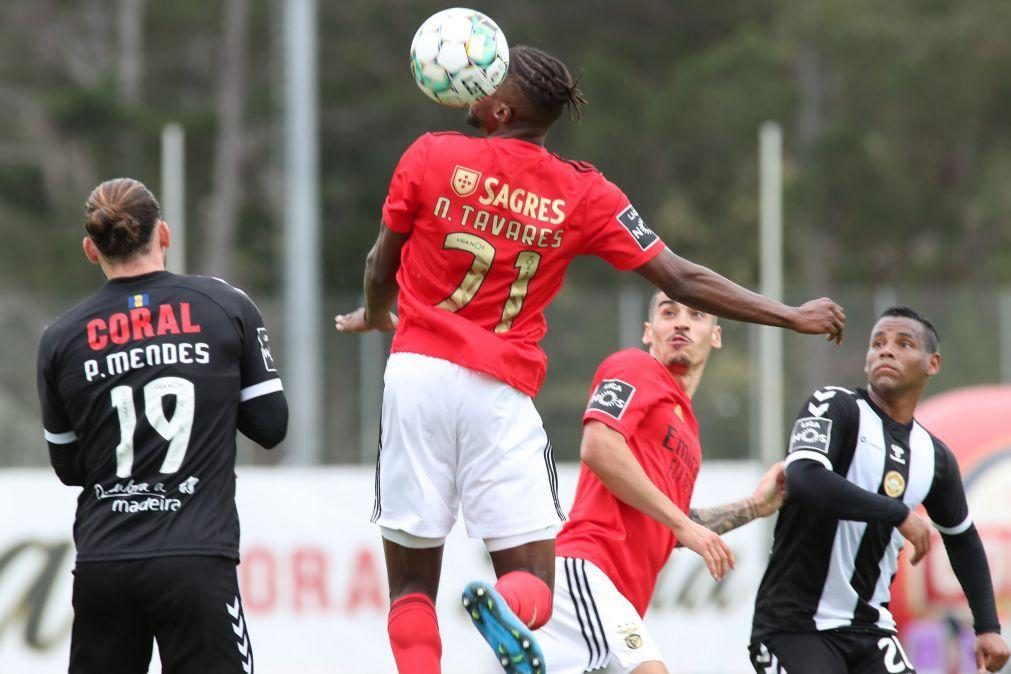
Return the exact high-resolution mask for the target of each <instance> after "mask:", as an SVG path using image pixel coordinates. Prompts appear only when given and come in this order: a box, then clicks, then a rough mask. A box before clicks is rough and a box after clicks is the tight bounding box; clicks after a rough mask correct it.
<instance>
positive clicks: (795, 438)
mask: <svg viewBox="0 0 1011 674" xmlns="http://www.w3.org/2000/svg"><path fill="white" fill-rule="evenodd" d="M831 440H832V420H831V419H825V418H823V417H804V418H803V419H797V421H796V422H794V424H793V431H792V432H791V433H790V451H791V452H795V451H797V450H798V449H813V450H815V451H816V452H821V453H822V454H828V445H829V442H830V441H831Z"/></svg>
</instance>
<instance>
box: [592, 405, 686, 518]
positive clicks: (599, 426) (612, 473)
mask: <svg viewBox="0 0 1011 674" xmlns="http://www.w3.org/2000/svg"><path fill="white" fill-rule="evenodd" d="M579 452H580V458H581V459H582V461H583V463H584V464H586V467H587V468H589V469H590V470H591V471H592V472H593V474H594V475H596V476H597V479H599V480H600V482H601V484H603V485H604V487H606V488H607V490H608V491H610V492H611V493H612V494H614V496H615V497H616V498H617V499H618V500H619V501H621V502H622V503H625V504H626V505H628V506H631V507H632V508H635V509H636V510H638V511H639V512H641V513H643V514H645V515H648V516H649V517H652V518H653V519H655V520H656V521H657V522H660V523H661V524H663V525H664V526H666V527H669V528H671V529H673V530H675V532H677V531H678V530H680V529H681V528H682V527H683V526H684V524H685V523H687V522H688V517H687V516H686V515H685V514H684V513H683V512H682V511H681V510H680V509H679V508H678V507H677V506H676V505H675V504H674V503H673V502H672V501H671V500H670V499H669V498H667V496H666V495H665V494H664V493H663V492H662V491H660V489H658V488H657V486H656V485H655V484H653V482H652V481H651V480H650V479H649V476H648V475H646V471H645V470H643V468H642V466H641V465H640V464H639V462H638V461H637V460H636V458H635V456H634V455H633V454H632V450H630V449H629V448H628V444H627V443H626V442H625V438H623V437H622V436H621V434H620V433H618V432H617V431H615V430H612V429H610V428H608V427H607V426H606V425H604V424H603V423H601V422H599V421H590V422H587V424H586V425H585V426H584V427H583V442H582V445H581V446H580V450H579Z"/></svg>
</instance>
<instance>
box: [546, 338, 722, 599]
mask: <svg viewBox="0 0 1011 674" xmlns="http://www.w3.org/2000/svg"><path fill="white" fill-rule="evenodd" d="M590 420H594V421H600V422H602V423H604V424H606V425H607V426H609V427H610V428H613V429H614V430H615V431H617V432H619V433H621V434H622V436H624V438H625V440H626V442H627V443H628V446H629V448H630V449H631V450H632V454H634V455H635V458H636V460H638V461H639V464H640V465H641V466H642V467H643V470H645V471H646V475H647V476H649V479H650V480H652V482H653V484H655V485H656V486H657V487H659V488H660V490H661V491H662V492H663V493H664V494H666V495H667V496H668V497H670V500H671V501H673V502H674V504H675V505H677V506H678V507H679V508H681V509H682V510H683V511H684V512H685V513H687V512H688V507H689V504H690V503H691V500H692V490H693V489H694V487H695V479H696V478H697V477H698V474H699V464H700V463H701V462H702V449H701V447H700V446H699V425H698V422H697V421H696V420H695V414H694V413H693V412H692V404H691V400H690V399H689V398H688V395H687V394H686V393H685V391H684V389H683V388H681V385H680V384H679V383H678V382H677V380H676V379H674V377H673V376H671V374H670V372H668V371H667V368H666V367H664V366H663V364H661V363H660V361H658V360H657V359H656V358H654V357H653V356H651V355H650V354H648V353H646V352H645V351H641V350H639V349H625V350H623V351H618V352H617V353H614V354H612V355H610V356H608V358H607V359H606V360H604V362H603V363H601V365H600V367H599V368H598V369H597V374H596V376H595V377H594V379H593V393H592V394H591V397H590V403H589V405H588V407H587V408H586V412H585V413H584V414H583V423H586V422H587V421H590ZM676 543H677V539H676V537H675V536H674V532H672V531H671V530H670V529H668V528H667V527H665V526H664V525H662V524H660V523H659V522H657V521H656V520H654V519H653V518H652V517H649V516H648V515H645V514H643V513H642V512H640V511H638V510H636V509H635V508H633V507H631V506H628V505H626V504H624V503H622V502H621V501H619V500H618V499H617V497H615V496H614V494H612V493H611V492H610V491H608V489H607V487H605V486H604V485H603V484H602V483H601V482H600V480H598V479H597V476H596V475H594V474H593V472H591V471H590V470H589V469H588V468H587V467H586V466H585V465H583V466H582V467H581V468H580V472H579V484H578V486H577V487H576V500H575V502H574V503H573V504H572V510H571V511H570V512H569V520H568V522H566V523H565V526H564V527H563V529H562V531H561V533H560V534H559V535H558V539H557V542H556V551H557V554H558V555H559V556H560V557H577V558H579V559H585V560H587V561H588V562H592V563H593V564H595V565H596V566H597V567H598V568H599V569H600V570H601V571H603V572H604V573H605V574H607V577H608V578H610V579H611V581H612V582H613V583H614V586H615V587H616V588H618V591H619V592H621V594H622V595H623V596H624V597H625V598H626V599H628V600H629V601H630V602H632V605H633V606H635V608H636V610H637V611H638V612H639V615H645V613H646V607H647V606H649V600H650V598H651V597H652V596H653V588H654V586H655V585H656V579H657V576H658V575H659V574H660V569H661V568H662V567H663V565H664V564H665V563H666V562H667V558H668V557H669V556H670V553H671V551H672V550H673V549H674V546H675V544H676Z"/></svg>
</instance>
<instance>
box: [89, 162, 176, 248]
mask: <svg viewBox="0 0 1011 674" xmlns="http://www.w3.org/2000/svg"><path fill="white" fill-rule="evenodd" d="M84 216H85V221H84V229H85V231H86V232H88V236H89V237H91V240H92V241H94V242H95V245H96V246H97V247H98V250H99V251H101V253H102V255H104V256H105V257H107V258H114V259H119V260H125V259H127V258H130V257H133V256H134V255H136V254H138V253H145V252H147V250H148V248H149V246H150V244H151V233H152V232H153V231H154V227H155V225H157V224H158V221H159V220H160V219H161V206H159V205H158V200H157V199H155V198H154V195H153V194H151V191H150V190H149V189H148V188H147V187H145V186H144V184H143V183H141V182H140V181H139V180H134V179H132V178H116V179H114V180H107V181H105V182H104V183H102V184H101V185H99V186H98V187H96V188H95V189H94V190H92V192H91V194H90V195H89V196H88V201H87V203H86V204H85V205H84Z"/></svg>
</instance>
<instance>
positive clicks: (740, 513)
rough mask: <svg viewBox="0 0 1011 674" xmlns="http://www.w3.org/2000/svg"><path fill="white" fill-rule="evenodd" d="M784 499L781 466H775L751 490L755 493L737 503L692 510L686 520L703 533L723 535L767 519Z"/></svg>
mask: <svg viewBox="0 0 1011 674" xmlns="http://www.w3.org/2000/svg"><path fill="white" fill-rule="evenodd" d="M785 498H786V476H785V474H784V472H783V463H782V462H780V463H777V464H776V465H774V466H773V467H772V468H770V469H769V470H767V471H766V472H765V475H763V476H762V479H761V480H759V482H758V487H756V488H755V493H754V494H752V495H751V496H749V497H748V498H742V499H741V500H740V501H734V502H733V503H727V504H725V505H719V506H714V507H712V508H692V509H691V510H689V511H688V517H689V518H691V520H692V521H693V522H697V523H699V524H701V525H702V526H704V527H706V528H707V529H709V530H711V531H713V532H715V533H717V534H720V535H723V534H725V533H727V532H728V531H733V530H734V529H736V528H738V527H741V526H744V525H745V524H747V523H748V522H750V521H751V520H754V519H758V518H759V517H768V516H769V515H771V514H772V513H774V512H776V511H777V510H779V509H780V507H781V506H782V505H783V501H784V500H785Z"/></svg>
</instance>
